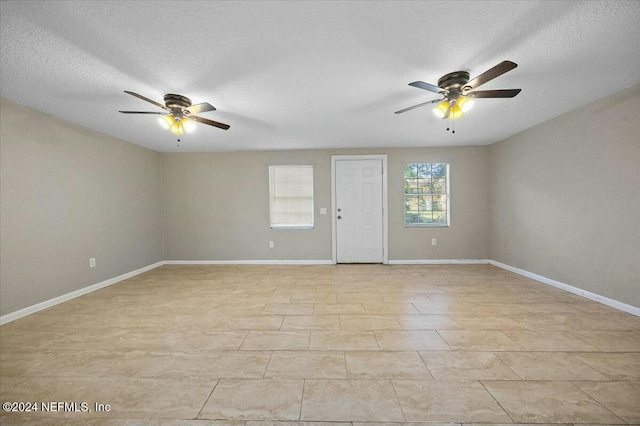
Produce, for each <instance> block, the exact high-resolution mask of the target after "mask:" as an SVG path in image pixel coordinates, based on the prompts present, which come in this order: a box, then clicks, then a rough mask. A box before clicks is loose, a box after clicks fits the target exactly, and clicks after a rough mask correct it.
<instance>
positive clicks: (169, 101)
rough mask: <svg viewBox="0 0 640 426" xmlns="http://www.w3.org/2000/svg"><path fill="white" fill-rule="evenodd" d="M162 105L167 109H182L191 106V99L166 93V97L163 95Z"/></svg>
mask: <svg viewBox="0 0 640 426" xmlns="http://www.w3.org/2000/svg"><path fill="white" fill-rule="evenodd" d="M164 104H165V105H166V106H167V108H171V109H176V108H178V109H184V108H189V107H190V106H191V99H189V98H187V97H186V96H182V95H176V94H174V93H167V94H166V95H164Z"/></svg>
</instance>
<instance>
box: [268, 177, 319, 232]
mask: <svg viewBox="0 0 640 426" xmlns="http://www.w3.org/2000/svg"><path fill="white" fill-rule="evenodd" d="M269 216H270V221H271V227H272V228H313V166H310V165H309V166H306V165H305V166H269Z"/></svg>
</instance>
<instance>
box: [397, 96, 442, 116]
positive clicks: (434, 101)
mask: <svg viewBox="0 0 640 426" xmlns="http://www.w3.org/2000/svg"><path fill="white" fill-rule="evenodd" d="M442 100H444V99H434V100H432V101H428V102H423V103H421V104H418V105H414V106H410V107H409V108H405V109H401V110H400V111H396V112H395V114H402V113H403V112H407V111H411V110H412V109H414V108H420V107H421V106H425V105H429V104H435V103H436V102H440V101H442Z"/></svg>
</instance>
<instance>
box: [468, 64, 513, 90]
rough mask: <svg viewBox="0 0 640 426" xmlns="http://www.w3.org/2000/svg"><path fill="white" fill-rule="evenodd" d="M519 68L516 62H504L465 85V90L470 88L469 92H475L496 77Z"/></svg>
mask: <svg viewBox="0 0 640 426" xmlns="http://www.w3.org/2000/svg"><path fill="white" fill-rule="evenodd" d="M517 66H518V64H516V63H515V62H511V61H502V62H500V63H499V64H498V65H496V66H495V67H493V68H491V69H489V70H487V71H485V72H484V73H482V74H480V75H479V76H477V77H476V78H474V79H473V80H471V81H470V82H468V83H467V84H465V85H464V88H465V89H466V88H468V89H467V90H473V89H475V88H477V87H478V86H480V85H482V84H485V83H486V82H488V81H491V80H493V79H494V78H496V77H499V76H501V75H502V74H504V73H506V72H507V71H511V70H512V69H514V68H515V67H517Z"/></svg>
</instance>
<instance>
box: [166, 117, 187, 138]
mask: <svg viewBox="0 0 640 426" xmlns="http://www.w3.org/2000/svg"><path fill="white" fill-rule="evenodd" d="M169 131H170V132H171V133H173V134H174V135H177V136H179V135H182V134H184V127H182V121H181V120H180V119H177V120H175V121H174V122H173V123H172V124H171V127H169Z"/></svg>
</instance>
